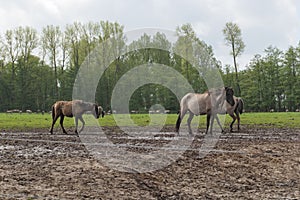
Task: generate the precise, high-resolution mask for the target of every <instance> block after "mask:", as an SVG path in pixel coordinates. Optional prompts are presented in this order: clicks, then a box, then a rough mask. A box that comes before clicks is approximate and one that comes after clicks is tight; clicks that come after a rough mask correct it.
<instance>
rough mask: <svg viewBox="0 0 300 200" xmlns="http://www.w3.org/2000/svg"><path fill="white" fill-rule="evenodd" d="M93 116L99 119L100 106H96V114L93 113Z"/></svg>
mask: <svg viewBox="0 0 300 200" xmlns="http://www.w3.org/2000/svg"><path fill="white" fill-rule="evenodd" d="M93 115H94V117H95V118H96V119H98V118H99V116H100V113H99V109H98V105H96V104H94V112H93Z"/></svg>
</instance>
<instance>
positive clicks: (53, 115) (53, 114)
mask: <svg viewBox="0 0 300 200" xmlns="http://www.w3.org/2000/svg"><path fill="white" fill-rule="evenodd" d="M54 117H55V104H54V105H53V106H52V119H54Z"/></svg>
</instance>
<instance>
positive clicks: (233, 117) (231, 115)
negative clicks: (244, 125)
mask: <svg viewBox="0 0 300 200" xmlns="http://www.w3.org/2000/svg"><path fill="white" fill-rule="evenodd" d="M229 115H230V117H231V118H232V122H231V124H230V132H233V128H232V126H233V124H234V122H235V120H236V117H235V116H234V113H229Z"/></svg>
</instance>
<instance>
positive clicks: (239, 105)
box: [217, 96, 244, 132]
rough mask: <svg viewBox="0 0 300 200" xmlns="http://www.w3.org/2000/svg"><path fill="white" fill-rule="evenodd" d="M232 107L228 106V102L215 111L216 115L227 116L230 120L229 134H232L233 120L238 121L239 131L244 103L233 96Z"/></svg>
mask: <svg viewBox="0 0 300 200" xmlns="http://www.w3.org/2000/svg"><path fill="white" fill-rule="evenodd" d="M233 99H234V105H233V106H232V105H230V104H229V103H228V102H226V103H225V104H223V107H222V108H219V110H218V111H217V113H218V114H229V115H230V117H231V118H232V122H231V124H230V132H233V127H232V126H233V124H234V122H235V120H236V119H237V120H238V131H239V130H240V114H242V113H243V109H244V101H243V99H242V98H240V97H236V96H233Z"/></svg>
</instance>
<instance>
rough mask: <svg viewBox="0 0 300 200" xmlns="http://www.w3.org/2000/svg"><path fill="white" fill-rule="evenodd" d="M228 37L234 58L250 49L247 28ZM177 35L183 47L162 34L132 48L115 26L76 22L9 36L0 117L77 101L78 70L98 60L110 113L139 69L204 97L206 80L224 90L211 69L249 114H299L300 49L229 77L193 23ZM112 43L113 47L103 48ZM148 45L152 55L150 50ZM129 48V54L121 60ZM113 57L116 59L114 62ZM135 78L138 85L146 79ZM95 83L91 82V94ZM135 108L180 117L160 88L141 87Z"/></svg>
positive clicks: (102, 100) (231, 27)
mask: <svg viewBox="0 0 300 200" xmlns="http://www.w3.org/2000/svg"><path fill="white" fill-rule="evenodd" d="M223 33H224V36H225V41H226V42H227V44H228V45H231V46H232V45H233V46H234V48H232V51H233V52H232V54H233V55H234V56H239V55H240V54H241V53H242V52H243V50H244V47H245V45H244V43H243V42H242V39H241V30H240V28H239V27H238V26H237V24H234V23H227V24H226V26H225V28H224V30H223ZM176 34H177V36H178V39H177V41H172V42H171V41H168V38H167V37H166V35H164V34H162V33H159V32H158V33H156V34H155V35H153V36H149V35H146V34H144V35H142V36H141V37H140V38H139V39H138V40H136V41H132V42H131V43H130V44H128V43H126V42H127V38H125V36H124V27H123V26H122V25H120V24H118V23H111V22H108V21H100V22H88V23H79V22H75V23H73V24H68V25H66V27H64V28H61V27H58V26H51V25H50V26H46V27H45V28H44V29H43V30H42V32H41V33H38V32H37V31H36V30H35V29H34V28H31V27H17V28H15V29H12V30H7V31H6V32H5V33H4V35H3V36H1V37H0V38H1V39H0V51H1V52H0V54H1V60H0V111H2V112H3V111H6V110H9V109H21V110H23V111H25V110H26V109H30V110H33V111H37V110H41V111H42V110H44V111H49V110H50V109H51V105H52V104H53V103H54V102H55V101H57V100H71V99H72V94H73V87H74V88H75V89H76V86H74V81H75V79H76V78H77V80H78V77H76V76H77V72H78V70H79V67H80V66H81V65H82V64H85V65H86V66H87V67H92V65H91V63H92V62H94V60H93V59H95V60H96V61H98V62H100V63H102V64H103V65H104V66H108V68H107V69H106V71H105V72H104V74H103V75H102V76H101V79H100V81H99V84H98V87H97V91H96V101H97V102H98V103H99V104H101V105H102V106H103V108H104V110H105V111H108V110H111V96H112V92H113V89H114V88H115V86H116V84H117V83H118V81H119V80H120V78H121V77H122V76H123V75H124V74H126V73H127V72H128V71H130V70H132V69H134V68H135V67H136V66H140V65H145V66H148V67H149V70H148V71H149V72H148V73H149V74H146V75H145V77H146V78H147V77H148V75H149V76H150V75H151V73H152V74H153V73H158V74H159V73H160V74H164V72H157V71H155V70H154V67H153V66H155V65H156V64H161V65H165V66H169V67H172V69H174V70H176V71H177V72H178V73H179V74H181V75H182V76H183V77H184V78H185V79H187V81H188V83H189V84H190V85H191V86H192V88H193V90H194V91H195V92H199V93H201V92H204V91H205V90H206V89H207V87H208V85H207V84H208V83H207V82H205V77H208V76H209V77H210V78H211V80H209V82H212V83H213V85H209V87H219V86H220V85H222V83H220V82H217V81H215V80H218V79H217V75H218V74H219V73H216V71H210V69H211V68H212V67H213V68H215V69H219V70H220V74H221V75H222V78H223V81H224V85H226V86H231V87H233V88H234V90H235V94H236V95H237V96H238V95H239V92H238V91H239V89H241V91H242V98H243V99H244V101H245V110H246V111H270V110H272V109H274V110H275V111H285V110H287V109H288V110H289V111H295V110H296V109H300V103H299V102H300V87H299V85H300V78H299V74H300V43H299V44H298V46H296V47H290V48H289V49H288V50H287V51H286V52H284V51H281V50H279V49H278V48H276V47H272V46H270V47H268V48H267V49H266V50H265V55H264V56H262V55H256V56H255V57H254V58H253V59H252V60H251V62H250V63H249V65H248V66H247V69H246V70H243V71H238V70H237V66H236V65H234V66H229V65H228V66H225V67H224V70H223V71H222V66H221V64H220V62H219V61H218V60H217V59H216V58H215V56H214V53H213V48H212V47H211V46H209V45H207V44H206V43H205V42H204V41H202V40H201V39H200V38H199V37H198V36H197V34H196V32H195V31H194V30H193V28H192V26H191V25H190V24H184V25H182V26H179V27H177V29H176ZM108 39H111V40H110V42H107V43H104V42H103V41H107V40H108ZM145 45H146V46H148V47H149V48H143V47H144V46H145ZM96 46H98V47H99V46H100V47H101V48H100V49H101V50H100V51H101V52H98V53H99V55H98V56H97V57H96V58H93V57H92V56H91V54H90V53H91V52H92V51H93V49H94V48H95V47H96ZM233 46H232V47H233ZM127 49H128V50H129V51H128V53H126V54H125V55H123V54H122V55H121V56H120V55H119V54H120V52H124V50H127ZM111 50H112V51H111ZM109 53H111V54H113V55H108V54H109ZM110 57H114V58H115V60H114V61H113V62H111V63H110V60H108V58H110ZM199 69H200V70H199ZM91 70H97V69H91ZM165 75H166V77H167V78H166V80H165V82H166V83H168V84H171V85H173V86H174V87H175V88H176V90H177V91H182V88H183V86H182V85H180V84H178V81H177V80H176V79H175V78H172V75H169V74H165ZM237 77H238V78H237ZM86 78H87V79H88V80H90V78H92V77H86ZM130 78H131V80H132V81H136V80H138V79H139V78H140V79H142V78H143V77H134V76H132V77H130ZM90 84H91V83H89V82H88V83H85V90H86V91H89V88H90ZM128 84H130V83H128ZM92 92H93V91H90V93H92ZM87 93H88V92H87ZM89 95H90V94H89ZM182 95H183V94H182ZM182 95H181V96H182ZM177 96H179V98H180V95H177ZM82 99H83V100H84V99H89V98H88V97H87V96H85V97H82ZM129 104H130V105H129V109H130V110H135V111H138V112H140V113H145V112H148V110H149V108H150V107H151V106H153V105H155V104H161V105H163V106H164V107H165V109H168V110H170V111H171V112H172V113H176V112H177V111H178V110H179V101H178V99H177V97H176V95H175V94H173V92H172V91H171V90H170V89H168V88H167V87H165V86H163V85H159V84H155V83H153V84H146V85H144V86H141V87H139V88H138V89H137V90H136V91H135V92H134V93H133V94H132V96H131V98H130V102H129ZM120 112H122V111H120Z"/></svg>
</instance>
